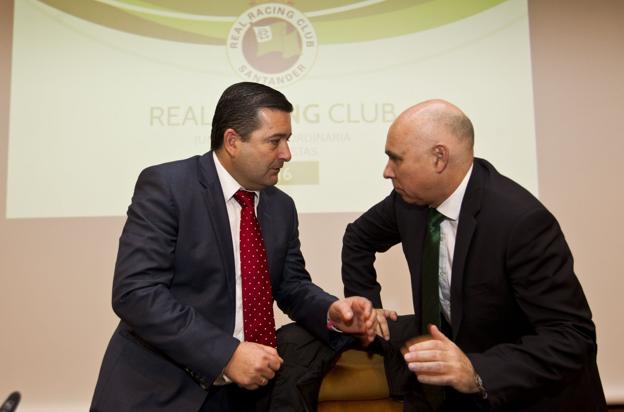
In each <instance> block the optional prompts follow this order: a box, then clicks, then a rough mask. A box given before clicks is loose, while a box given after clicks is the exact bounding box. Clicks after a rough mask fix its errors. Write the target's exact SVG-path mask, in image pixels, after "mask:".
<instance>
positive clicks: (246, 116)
mask: <svg viewBox="0 0 624 412" xmlns="http://www.w3.org/2000/svg"><path fill="white" fill-rule="evenodd" d="M262 108H267V109H273V110H280V111H282V112H287V113H291V112H292V111H293V106H292V104H291V103H290V102H289V101H288V99H286V96H284V95H283V94H282V93H280V92H279V91H277V90H275V89H273V88H271V87H269V86H265V85H264V84H260V83H252V82H241V83H236V84H233V85H231V86H230V87H228V88H227V89H225V91H224V92H223V94H222V95H221V98H220V99H219V102H218V103H217V107H216V109H215V113H214V116H213V117H212V131H211V132H210V148H211V149H212V150H216V149H219V148H220V147H221V146H223V134H224V133H225V131H226V130H227V129H230V128H231V129H234V130H236V133H238V134H239V135H240V136H241V137H242V138H243V139H248V138H249V135H250V134H251V132H253V131H254V130H256V129H257V128H258V127H259V123H260V119H259V118H258V110H260V109H262Z"/></svg>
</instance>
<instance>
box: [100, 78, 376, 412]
mask: <svg viewBox="0 0 624 412" xmlns="http://www.w3.org/2000/svg"><path fill="white" fill-rule="evenodd" d="M291 111H292V105H291V104H290V103H289V102H288V100H287V99H286V98H285V97H284V95H283V94H281V93H280V92H278V91H276V90H274V89H272V88H270V87H267V86H264V85H261V84H257V83H247V82H246V83H238V84H235V85H232V86H230V87H229V88H227V89H226V90H225V91H224V93H223V95H222V96H221V98H220V100H219V102H218V104H217V107H216V109H215V115H214V118H213V123H212V135H211V139H212V142H211V147H212V151H210V152H208V153H206V154H205V155H203V156H195V157H192V158H190V159H186V160H181V161H176V162H171V163H166V164H162V165H158V166H153V167H149V168H147V169H145V170H144V171H143V172H142V173H141V175H140V176H139V179H138V181H137V184H136V187H135V191H134V196H133V198H132V204H131V205H130V207H129V209H128V219H127V221H126V225H125V227H124V230H123V233H122V235H121V239H120V244H119V252H118V256H117V263H116V267H115V278H114V283H113V309H114V310H115V313H117V315H119V317H120V318H121V322H120V323H119V326H118V327H117V329H116V331H115V333H114V334H113V337H112V338H111V341H110V343H109V346H108V349H107V351H106V354H105V356H104V360H103V362H102V368H101V371H100V376H99V379H98V383H97V386H96V389H95V393H94V396H93V402H92V405H91V410H92V411H110V412H123V411H171V412H179V411H247V410H253V409H254V407H255V404H256V402H257V399H258V397H259V395H258V393H262V392H264V390H258V389H259V388H263V387H265V385H267V383H268V382H269V381H271V379H273V378H274V377H275V374H276V372H277V371H278V370H279V369H280V367H281V365H282V362H283V360H282V358H281V357H280V356H279V354H278V352H277V350H276V344H277V342H276V335H275V325H274V318H273V300H275V301H276V302H277V304H278V305H279V307H280V308H281V309H282V310H283V311H284V312H285V313H287V314H288V315H289V316H290V317H291V318H292V319H293V320H295V321H296V322H297V323H299V324H300V325H302V326H303V327H304V328H305V329H307V330H308V331H309V332H311V333H312V334H313V335H314V336H315V337H316V338H318V339H320V340H322V341H324V342H326V343H328V344H330V345H331V344H334V345H335V346H336V349H339V343H341V342H342V341H344V339H341V338H340V337H338V335H337V334H336V332H334V331H333V330H332V329H334V328H337V329H339V330H341V331H344V332H348V333H355V334H359V335H361V336H362V339H363V340H364V341H370V340H372V339H373V336H374V329H373V328H374V324H375V321H376V318H375V315H374V313H373V311H372V306H371V303H370V301H368V300H367V299H365V298H358V297H355V298H348V299H343V300H337V299H336V298H335V297H333V296H331V295H329V294H327V293H325V292H324V291H322V290H321V289H320V288H318V287H317V286H315V285H314V284H313V283H312V282H311V280H310V276H309V275H308V273H307V271H306V270H305V266H304V260H303V256H302V255H301V251H300V243H299V237H298V222H297V211H296V209H295V205H294V203H293V201H292V199H291V198H290V197H289V196H287V195H286V194H285V193H283V192H282V191H280V190H279V189H277V188H275V187H274V185H275V184H276V183H277V179H278V173H279V171H280V169H281V167H282V166H283V165H284V162H287V161H289V160H290V157H291V155H290V151H289V148H288V139H289V138H290V135H291V124H290V112H291ZM333 334H335V335H333Z"/></svg>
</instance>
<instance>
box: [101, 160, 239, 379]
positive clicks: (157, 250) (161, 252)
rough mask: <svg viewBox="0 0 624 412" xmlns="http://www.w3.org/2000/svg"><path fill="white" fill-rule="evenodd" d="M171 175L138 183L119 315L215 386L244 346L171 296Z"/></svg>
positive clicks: (117, 289) (121, 264)
mask: <svg viewBox="0 0 624 412" xmlns="http://www.w3.org/2000/svg"><path fill="white" fill-rule="evenodd" d="M165 172H166V170H164V171H163V169H162V168H159V167H152V168H148V169H145V170H144V171H143V172H142V173H141V175H140V176H139V179H138V181H137V184H136V187H135V192H134V195H133V198H132V204H131V205H130V207H129V209H128V218H127V221H126V224H125V227H124V229H123V232H122V235H121V238H120V241H119V252H118V255H117V263H116V266H115V277H114V281H113V299H112V303H113V309H114V311H115V313H116V314H117V315H118V316H119V317H120V318H121V319H122V320H123V321H124V322H125V323H126V324H127V325H129V327H130V328H131V329H132V332H133V333H134V334H135V335H136V336H138V337H139V338H140V339H141V340H142V341H144V342H145V343H146V344H147V345H149V346H151V347H152V348H154V349H156V350H157V351H158V352H160V353H162V354H164V355H165V356H167V357H168V358H169V359H171V360H173V362H175V363H177V364H178V365H179V366H181V367H183V368H185V369H186V370H187V372H189V373H190V374H191V375H192V376H193V377H194V378H195V379H198V380H199V381H200V382H201V383H204V384H207V385H210V384H211V383H212V382H213V381H214V379H215V378H216V377H217V376H218V375H220V374H221V372H222V370H223V369H224V367H225V366H226V364H227V362H228V361H229V359H230V358H231V356H232V354H233V352H234V350H235V349H236V347H237V346H238V344H239V341H238V340H237V339H235V338H234V337H233V336H232V335H230V334H228V333H225V332H224V331H222V330H221V329H219V328H218V327H216V326H215V325H214V324H212V323H211V322H209V321H208V320H207V319H206V318H205V317H203V316H202V315H201V314H199V313H198V312H197V311H196V310H195V309H194V308H193V306H191V305H188V304H184V303H182V302H180V301H179V300H178V299H177V298H176V296H174V295H173V294H172V292H171V290H170V285H171V282H172V279H173V277H174V272H175V268H174V256H175V251H176V241H177V237H178V222H179V219H178V213H179V210H178V209H177V206H176V204H175V201H174V199H173V196H172V194H171V188H170V185H171V184H170V182H168V181H167V175H166V174H165Z"/></svg>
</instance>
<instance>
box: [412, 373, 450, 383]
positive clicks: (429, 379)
mask: <svg viewBox="0 0 624 412" xmlns="http://www.w3.org/2000/svg"><path fill="white" fill-rule="evenodd" d="M416 378H417V379H418V382H420V383H424V384H426V385H437V386H446V385H448V386H452V379H451V378H450V377H449V376H446V375H427V374H420V375H416Z"/></svg>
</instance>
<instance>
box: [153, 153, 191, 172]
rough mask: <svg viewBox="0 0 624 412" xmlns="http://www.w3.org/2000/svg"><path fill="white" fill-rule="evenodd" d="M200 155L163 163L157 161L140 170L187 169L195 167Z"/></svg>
mask: <svg viewBox="0 0 624 412" xmlns="http://www.w3.org/2000/svg"><path fill="white" fill-rule="evenodd" d="M200 158H201V156H199V155H195V156H191V157H189V158H186V159H179V160H172V161H169V162H165V163H159V164H155V165H151V166H148V167H146V168H145V169H143V171H142V172H148V173H163V172H164V173H167V174H169V173H175V172H182V171H187V170H189V169H195V168H197V164H198V161H199V159H200Z"/></svg>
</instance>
